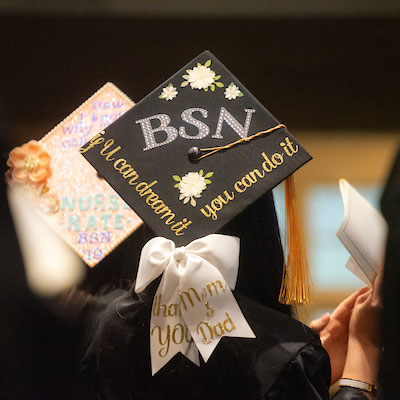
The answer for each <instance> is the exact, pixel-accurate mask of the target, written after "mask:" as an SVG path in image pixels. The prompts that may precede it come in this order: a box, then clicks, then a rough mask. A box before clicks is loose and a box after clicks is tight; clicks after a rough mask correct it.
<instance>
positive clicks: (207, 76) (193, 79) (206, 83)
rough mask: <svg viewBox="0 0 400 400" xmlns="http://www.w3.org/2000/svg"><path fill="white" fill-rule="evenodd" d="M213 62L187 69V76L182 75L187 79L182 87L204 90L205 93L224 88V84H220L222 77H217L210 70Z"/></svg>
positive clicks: (209, 61) (198, 64)
mask: <svg viewBox="0 0 400 400" xmlns="http://www.w3.org/2000/svg"><path fill="white" fill-rule="evenodd" d="M210 65H211V60H207V61H206V62H205V63H204V65H202V64H200V63H197V66H196V67H194V68H193V69H187V70H186V72H187V75H182V78H183V79H185V80H184V81H183V82H182V83H181V86H182V87H185V86H188V85H190V87H191V88H192V89H198V90H201V89H203V90H204V91H206V92H207V91H208V89H211V91H213V92H214V91H215V88H216V87H223V86H224V84H223V83H222V82H218V80H219V79H220V78H221V75H216V74H215V72H214V71H213V70H212V69H211V68H210Z"/></svg>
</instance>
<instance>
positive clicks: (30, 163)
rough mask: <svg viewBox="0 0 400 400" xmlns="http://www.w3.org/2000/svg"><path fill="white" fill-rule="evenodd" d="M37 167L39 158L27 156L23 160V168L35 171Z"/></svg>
mask: <svg viewBox="0 0 400 400" xmlns="http://www.w3.org/2000/svg"><path fill="white" fill-rule="evenodd" d="M38 167H39V160H38V159H37V158H28V159H27V160H26V161H25V168H26V169H27V170H28V171H29V172H32V171H35V170H36V169H37V168H38Z"/></svg>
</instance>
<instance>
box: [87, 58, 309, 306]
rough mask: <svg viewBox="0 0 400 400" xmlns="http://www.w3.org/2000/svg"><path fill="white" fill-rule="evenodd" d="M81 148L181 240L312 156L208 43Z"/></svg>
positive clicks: (152, 221) (208, 229) (211, 225)
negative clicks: (207, 46)
mask: <svg viewBox="0 0 400 400" xmlns="http://www.w3.org/2000/svg"><path fill="white" fill-rule="evenodd" d="M80 151H81V153H82V154H83V156H84V157H86V159H87V160H88V161H89V162H90V163H91V164H92V165H93V166H94V167H95V168H96V169H97V171H98V172H99V173H100V175H101V176H103V177H104V178H105V179H106V180H107V181H108V182H109V184H110V185H111V186H112V187H113V188H114V189H115V190H116V192H117V193H119V195H120V196H121V197H122V198H123V199H124V200H125V201H126V202H127V203H128V204H129V205H130V206H131V207H132V208H133V209H134V210H135V212H136V213H137V214H138V215H139V216H140V217H141V218H142V219H143V220H144V221H145V222H146V223H147V224H148V225H149V226H150V228H151V229H152V230H153V231H154V232H155V233H156V234H157V235H159V236H163V237H166V238H169V239H171V240H173V241H174V242H175V243H176V245H178V246H182V245H186V244H187V243H189V242H190V241H192V240H193V239H196V238H199V237H202V236H204V235H207V234H209V233H214V232H216V231H218V229H220V228H221V227H222V226H223V225H225V224H226V223H227V222H228V221H229V220H231V219H232V218H233V217H235V216H236V215H237V214H239V213H240V212H241V211H243V210H244V209H245V208H246V207H247V206H248V205H249V204H251V203H253V202H254V201H255V200H256V199H258V198H259V197H260V196H261V195H262V194H263V193H265V192H266V191H268V190H271V189H272V188H274V187H275V186H276V185H278V184H279V183H280V182H282V181H283V180H285V179H286V178H287V177H289V176H291V174H292V173H293V172H295V171H296V170H297V169H298V168H300V167H301V166H302V165H303V164H305V163H306V162H308V161H309V160H310V159H311V156H310V155H309V154H308V153H307V151H306V150H305V149H304V148H303V147H302V146H301V145H300V144H299V142H298V141H297V140H296V139H295V138H294V137H293V136H292V135H291V134H290V133H289V132H288V130H287V129H286V127H285V126H284V125H283V124H280V123H279V121H278V120H277V119H276V118H275V117H274V116H273V115H272V114H271V113H270V112H269V111H268V110H267V109H266V108H265V107H264V106H263V105H262V104H261V103H260V102H259V101H258V100H257V99H256V98H255V97H254V96H253V95H252V94H251V93H250V92H249V91H248V90H247V89H246V87H245V86H244V85H243V84H242V83H241V82H240V81H239V80H238V79H237V78H236V77H235V76H233V75H232V73H231V72H229V71H228V69H227V68H226V67H225V66H224V65H223V64H222V63H221V62H220V61H219V60H218V59H217V58H216V57H215V56H214V55H213V54H211V53H210V52H208V51H205V52H203V53H202V54H200V55H199V56H198V57H196V58H195V59H194V60H192V61H191V62H189V63H188V64H187V65H186V66H185V67H183V68H182V69H181V70H179V71H178V72H177V73H176V74H174V75H173V76H172V77H171V78H169V79H168V80H166V81H165V82H164V83H163V84H161V85H160V86H158V87H157V88H156V89H155V90H153V91H152V92H151V93H150V94H148V95H147V96H146V97H145V98H144V99H143V100H141V101H140V102H139V103H137V104H136V105H135V107H134V108H132V109H130V110H129V111H127V112H126V113H125V114H124V115H122V116H121V117H120V118H119V119H118V120H116V121H115V122H113V123H112V124H111V125H110V126H108V127H107V128H106V129H103V130H102V131H101V132H100V133H99V134H98V135H96V136H95V137H93V138H92V140H90V141H89V142H88V143H86V144H85V145H84V146H83V147H81V149H80ZM289 182H290V184H289V185H287V187H288V188H289V189H290V191H292V189H293V185H292V181H289ZM293 198H294V196H293ZM287 205H288V206H289V208H291V201H289V202H288V201H287ZM291 210H292V211H291V214H293V208H291ZM293 215H294V216H296V214H295V212H294V214H293ZM286 224H287V227H288V221H286ZM249 229H251V226H250V227H249ZM293 229H295V231H296V232H298V229H299V226H298V224H297V223H296V224H291V225H290V226H289V227H288V229H287V231H289V234H291V235H292V236H291V237H292V238H293V236H294V235H295V233H296V232H294V231H293ZM290 230H292V232H290ZM286 233H288V232H286ZM291 245H293V243H291ZM301 245H303V243H301ZM300 255H303V254H302V253H301V254H300ZM294 258H295V259H296V260H297V259H298V258H299V257H296V256H295V257H294ZM292 259H293V257H292ZM292 261H293V260H292ZM285 276H286V274H285ZM284 279H289V278H288V277H286V278H284ZM302 296H303V295H302V294H300V295H298V294H295V295H294V297H297V300H300V301H299V302H302V300H304V299H303V297H302ZM292 297H293V296H292Z"/></svg>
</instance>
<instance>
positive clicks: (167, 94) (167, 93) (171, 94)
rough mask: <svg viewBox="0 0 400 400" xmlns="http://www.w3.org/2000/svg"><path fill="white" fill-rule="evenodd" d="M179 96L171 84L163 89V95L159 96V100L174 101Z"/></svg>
mask: <svg viewBox="0 0 400 400" xmlns="http://www.w3.org/2000/svg"><path fill="white" fill-rule="evenodd" d="M177 95H178V91H177V90H176V87H175V86H173V85H172V83H170V84H169V85H168V86H166V87H165V88H163V90H162V93H161V94H160V95H159V96H158V98H159V99H165V100H172V99H174V98H175V97H176V96H177Z"/></svg>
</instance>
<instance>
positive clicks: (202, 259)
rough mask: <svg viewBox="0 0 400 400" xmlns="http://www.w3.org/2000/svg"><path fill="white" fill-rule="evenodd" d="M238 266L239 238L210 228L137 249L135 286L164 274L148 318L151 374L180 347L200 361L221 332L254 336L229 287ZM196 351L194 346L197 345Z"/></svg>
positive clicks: (138, 287) (138, 289)
mask: <svg viewBox="0 0 400 400" xmlns="http://www.w3.org/2000/svg"><path fill="white" fill-rule="evenodd" d="M238 266H239V239H238V238H236V237H233V236H227V235H219V234H212V235H208V236H205V237H203V238H200V239H197V240H194V241H193V242H191V243H189V244H188V245H187V246H185V247H178V248H176V247H175V244H174V242H173V241H171V240H168V239H165V238H162V237H157V238H154V239H152V240H150V241H149V242H148V243H147V244H146V245H145V246H144V247H143V250H142V254H141V257H140V262H139V270H138V275H137V280H136V287H135V291H136V292H137V293H139V292H141V291H143V290H144V289H145V288H146V287H147V285H148V284H149V283H150V282H152V281H153V280H154V279H156V278H157V277H159V276H160V275H161V274H163V276H162V278H161V282H160V285H159V286H158V288H157V291H156V294H155V296H154V300H153V306H152V312H151V313H152V315H151V323H150V353H151V364H152V374H153V375H154V374H155V373H156V372H157V371H158V370H160V369H161V368H162V367H163V366H164V365H165V364H166V363H167V362H168V361H169V360H170V359H171V358H172V357H173V356H174V355H175V354H177V353H178V352H181V353H182V354H183V355H184V356H186V357H187V358H188V359H189V360H191V361H192V362H193V363H195V364H196V365H199V355H198V351H199V352H200V353H201V355H202V357H203V359H204V361H205V362H207V360H208V359H209V358H210V356H211V354H212V352H213V351H214V349H215V347H216V346H217V344H218V342H219V341H220V339H221V338H222V337H223V336H233V337H247V338H255V335H254V333H253V331H252V330H251V328H250V326H249V324H248V323H247V321H246V319H245V318H244V316H243V314H242V311H241V310H240V308H239V305H238V304H237V302H236V300H235V298H234V296H233V294H232V292H231V289H234V288H235V285H236V279H237V274H238ZM196 347H197V349H198V351H197V349H196Z"/></svg>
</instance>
